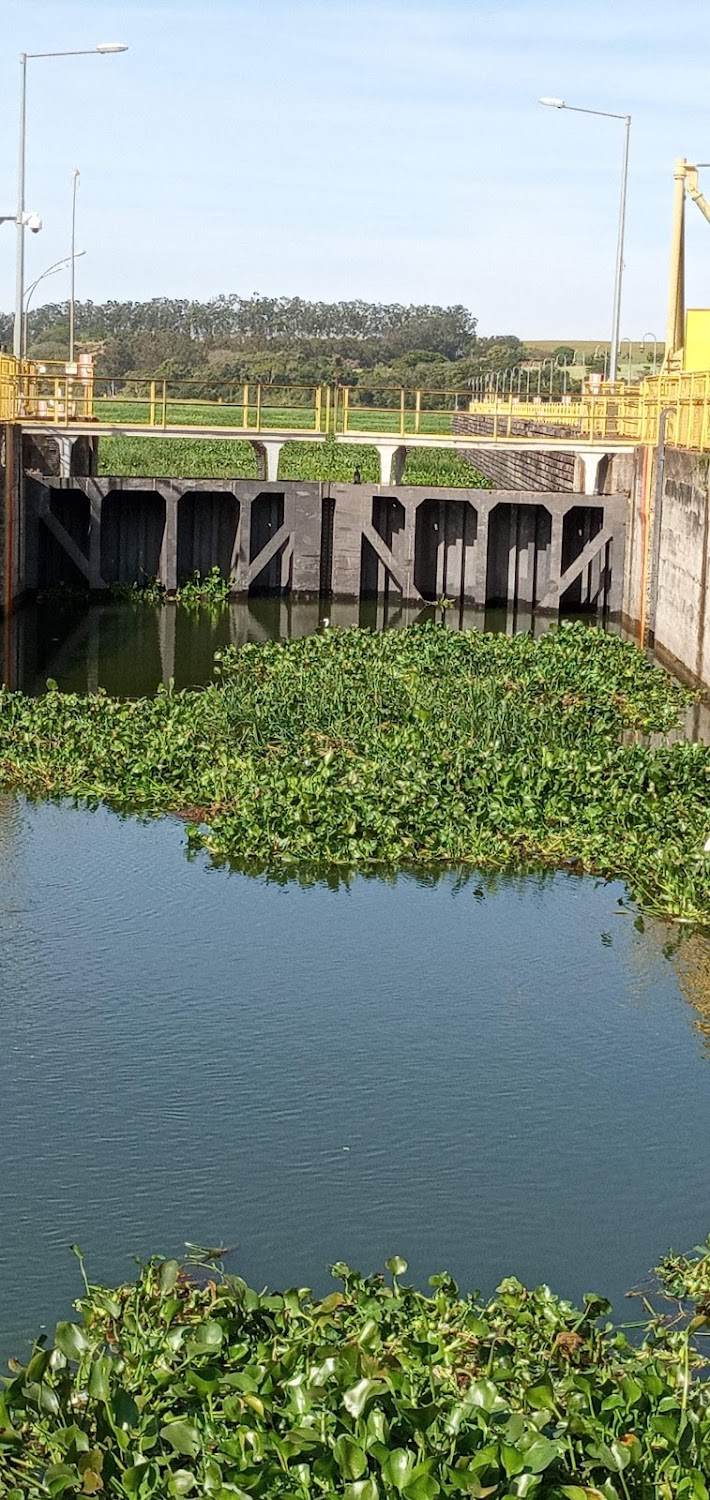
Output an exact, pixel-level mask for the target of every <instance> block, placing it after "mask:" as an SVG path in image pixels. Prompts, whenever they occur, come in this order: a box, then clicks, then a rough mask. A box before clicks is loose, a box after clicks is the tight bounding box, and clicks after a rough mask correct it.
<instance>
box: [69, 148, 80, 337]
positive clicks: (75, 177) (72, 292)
mask: <svg viewBox="0 0 710 1500" xmlns="http://www.w3.org/2000/svg"><path fill="white" fill-rule="evenodd" d="M71 184H72V189H71V250H70V263H71V271H70V289H69V363H70V365H71V364H73V362H74V307H75V302H76V190H77V188H78V186H79V173H78V171H77V169H76V167H75V168H74V171H73V172H72V174H71Z"/></svg>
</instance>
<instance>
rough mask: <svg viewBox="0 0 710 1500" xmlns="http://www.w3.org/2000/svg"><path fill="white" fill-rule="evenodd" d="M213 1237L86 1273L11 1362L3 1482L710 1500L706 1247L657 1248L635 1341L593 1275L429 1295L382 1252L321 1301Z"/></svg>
mask: <svg viewBox="0 0 710 1500" xmlns="http://www.w3.org/2000/svg"><path fill="white" fill-rule="evenodd" d="M215 1253H218V1252H203V1253H202V1254H200V1253H199V1252H198V1253H195V1252H194V1251H193V1256H192V1263H190V1264H187V1265H183V1266H181V1265H179V1264H178V1262H177V1261H173V1260H166V1261H160V1260H158V1259H155V1260H153V1261H152V1262H150V1263H149V1264H148V1265H147V1266H144V1267H143V1268H142V1270H141V1273H140V1275H139V1277H138V1280H137V1282H136V1283H135V1284H133V1285H124V1286H121V1287H118V1288H106V1287H102V1286H97V1285H92V1284H90V1283H89V1281H88V1280H86V1281H85V1295H84V1296H82V1298H81V1299H80V1300H79V1301H78V1302H77V1303H76V1304H75V1305H76V1309H77V1312H78V1315H79V1317H78V1321H76V1322H62V1323H58V1324H57V1326H56V1329H55V1332H54V1338H53V1341H52V1342H51V1343H50V1344H47V1342H46V1340H45V1339H44V1338H42V1339H40V1340H39V1341H38V1343H37V1344H36V1345H35V1348H34V1351H33V1354H32V1357H31V1359H30V1361H29V1363H28V1364H27V1365H26V1366H21V1365H19V1364H18V1363H17V1362H14V1363H13V1366H12V1369H11V1374H10V1375H9V1377H6V1379H5V1389H4V1392H3V1394H1V1395H0V1497H4V1500H44V1497H59V1496H64V1497H66V1500H71V1497H73V1496H84V1495H105V1496H106V1497H117V1500H118V1497H123V1500H167V1497H177V1496H183V1495H185V1496H190V1495H192V1496H194V1497H195V1500H198V1497H200V1496H214V1497H215V1500H229V1497H233V1496H236V1497H238V1500H249V1497H254V1500H277V1497H283V1500H309V1497H311V1496H313V1495H320V1496H323V1497H335V1496H339V1497H344V1500H399V1497H400V1496H401V1497H402V1500H438V1497H440V1496H441V1497H444V1496H451V1497H453V1500H459V1497H461V1500H465V1497H471V1500H515V1497H528V1500H534V1497H537V1500H651V1497H655V1500H681V1497H684V1500H709V1497H710V1491H709V1490H708V1487H707V1483H706V1480H707V1475H708V1473H709V1472H710V1383H709V1382H708V1371H707V1362H706V1359H705V1356H704V1354H703V1353H702V1352H701V1351H700V1349H699V1348H698V1345H697V1338H698V1335H699V1334H700V1335H702V1334H703V1333H706V1332H707V1326H708V1313H707V1306H708V1296H709V1294H710V1278H709V1276H708V1256H707V1247H703V1249H702V1250H700V1251H699V1252H697V1253H696V1254H695V1255H694V1256H693V1257H691V1258H689V1259H688V1258H684V1257H669V1258H668V1259H667V1260H666V1262H664V1263H663V1264H662V1266H661V1267H660V1268H659V1273H660V1276H659V1279H658V1280H657V1282H656V1283H655V1286H656V1291H658V1292H660V1293H661V1294H665V1295H667V1296H668V1297H669V1298H673V1299H674V1306H673V1312H672V1313H671V1314H670V1315H668V1316H664V1315H663V1312H662V1311H654V1310H653V1307H652V1305H651V1304H650V1303H649V1302H648V1300H645V1301H644V1314H645V1315H644V1318H643V1321H642V1323H641V1324H640V1325H639V1324H636V1325H635V1337H634V1342H631V1340H630V1338H629V1336H628V1330H627V1329H625V1328H624V1326H623V1325H622V1326H615V1325H614V1324H613V1323H612V1322H611V1321H610V1320H609V1313H610V1311H611V1308H610V1304H609V1303H608V1302H606V1301H605V1299H604V1298H601V1297H596V1296H593V1295H587V1296H586V1297H585V1298H584V1306H583V1308H582V1309H578V1308H575V1307H573V1306H572V1305H571V1304H570V1303H569V1302H566V1301H562V1300H560V1299H559V1298H558V1297H556V1296H555V1295H554V1294H553V1293H552V1292H551V1291H550V1290H549V1288H548V1287H546V1286H541V1287H538V1288H536V1289H535V1290H528V1289H527V1288H526V1287H524V1286H523V1285H522V1284H521V1282H519V1281H518V1280H516V1279H515V1278H514V1277H508V1278H507V1279H506V1280H505V1281H503V1282H501V1284H500V1286H499V1287H498V1289H497V1291H496V1292H495V1294H494V1296H493V1297H492V1298H490V1299H488V1300H485V1299H483V1298H481V1297H480V1296H479V1294H478V1293H473V1294H472V1295H468V1296H462V1295H461V1293H460V1292H459V1289H458V1287H457V1285H456V1283H455V1281H454V1280H453V1279H452V1277H451V1276H449V1275H446V1274H442V1275H438V1276H433V1277H432V1278H431V1280H430V1292H429V1293H428V1294H425V1293H423V1292H421V1291H418V1290H416V1289H415V1288H414V1287H411V1286H408V1285H407V1284H406V1283H404V1282H403V1280H402V1278H403V1277H404V1276H405V1275H406V1271H407V1263H406V1261H405V1260H403V1259H401V1257H399V1256H395V1257H393V1258H392V1259H391V1260H390V1261H388V1262H387V1269H388V1271H389V1272H390V1273H391V1274H390V1276H388V1277H385V1276H380V1275H376V1276H370V1277H364V1276H362V1275H360V1274H359V1273H358V1272H356V1271H354V1270H352V1269H351V1268H350V1267H349V1266H347V1265H345V1264H342V1263H341V1264H339V1265H337V1266H334V1267H333V1273H334V1275H335V1276H336V1277H337V1278H338V1281H339V1287H338V1289H337V1290H336V1291H334V1292H333V1293H331V1295H329V1296H326V1297H325V1298H322V1299H320V1300H317V1299H315V1298H314V1297H313V1295H312V1293H311V1292H310V1291H309V1290H308V1289H306V1288H291V1289H290V1290H287V1291H285V1292H283V1293H272V1292H268V1291H262V1292H256V1291H254V1290H252V1289H251V1288H250V1287H249V1286H248V1285H247V1284H246V1283H245V1282H244V1281H243V1280H242V1279H241V1278H240V1277H238V1276H234V1275H226V1274H225V1273H224V1270H223V1268H222V1266H221V1265H219V1264H216V1263H214V1262H213V1261H211V1260H210V1259H209V1258H208V1257H210V1255H212V1254H215ZM195 1261H199V1262H200V1263H199V1264H198V1265H196V1264H195ZM82 1271H83V1264H82Z"/></svg>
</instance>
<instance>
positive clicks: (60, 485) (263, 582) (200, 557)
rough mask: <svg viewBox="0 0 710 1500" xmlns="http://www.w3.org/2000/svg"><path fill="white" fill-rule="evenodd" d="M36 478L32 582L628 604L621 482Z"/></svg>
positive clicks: (553, 607) (30, 503) (551, 605)
mask: <svg viewBox="0 0 710 1500" xmlns="http://www.w3.org/2000/svg"><path fill="white" fill-rule="evenodd" d="M24 490H25V499H24V506H23V509H24V512H25V514H26V517H27V538H26V546H25V556H24V562H25V572H24V584H25V587H26V588H28V589H35V588H38V587H39V588H48V587H51V586H52V585H53V584H55V583H59V582H62V581H64V582H69V583H79V584H81V583H83V584H84V586H88V587H89V588H90V589H92V590H94V591H96V592H97V593H100V592H101V591H103V590H105V589H107V588H108V587H110V586H111V584H114V583H137V584H141V583H146V582H148V581H149V580H151V579H153V578H156V579H158V580H159V581H160V582H161V583H162V584H163V585H164V587H165V588H166V589H168V590H169V591H172V590H174V589H175V588H177V586H178V583H179V581H180V578H181V577H185V576H189V575H190V574H191V573H193V572H194V571H199V572H200V573H202V574H204V573H206V572H208V571H209V569H210V568H211V567H213V566H216V567H218V568H219V569H220V572H221V573H222V575H223V576H224V577H225V578H228V579H229V581H230V583H231V586H232V591H233V593H234V594H235V595H247V594H257V593H264V592H265V593H272V594H273V593H283V594H290V595H292V596H293V597H306V598H307V597H316V596H318V595H319V594H333V595H334V596H335V597H339V598H344V599H360V598H367V597H376V598H379V599H386V600H390V601H392V602H397V601H399V602H402V603H407V604H414V605H416V604H419V605H421V604H422V603H425V602H427V601H436V600H439V599H442V598H450V599H452V600H455V601H458V602H464V601H465V602H468V603H470V604H472V605H474V606H476V607H480V608H484V607H485V606H486V604H496V605H501V604H504V605H511V606H513V607H514V608H520V609H523V610H532V609H539V610H544V611H549V612H551V613H555V612H556V611H557V609H558V607H559V604H560V601H562V602H563V603H564V604H567V605H571V606H572V607H574V606H575V605H576V606H579V607H583V608H589V609H595V608H599V609H601V610H604V611H609V612H611V613H618V612H619V611H620V609H621V597H622V582H623V579H622V571H623V560H624V549H625V525H626V509H627V500H626V497H625V496H623V495H621V496H608V497H590V496H586V495H584V494H581V493H574V492H573V491H571V492H568V493H560V492H549V493H546V492H544V491H535V492H532V491H521V490H513V491H498V490H480V489H428V488H424V487H419V486H417V487H413V486H404V485H399V486H396V487H387V488H384V487H382V486H377V485H363V484H360V485H356V484H347V485H346V484H342V485H341V484H332V485H329V484H318V483H312V484H304V483H300V482H298V481H281V482H275V483H272V484H268V483H265V482H264V481H259V480H213V479H208V480H187V479H186V480H180V481H178V480H174V479H167V478H166V479H138V478H131V479H111V478H101V479H97V478H90V477H82V476H76V477H69V478H53V477H51V476H46V477H43V478H39V477H37V476H36V475H29V476H25V481H24Z"/></svg>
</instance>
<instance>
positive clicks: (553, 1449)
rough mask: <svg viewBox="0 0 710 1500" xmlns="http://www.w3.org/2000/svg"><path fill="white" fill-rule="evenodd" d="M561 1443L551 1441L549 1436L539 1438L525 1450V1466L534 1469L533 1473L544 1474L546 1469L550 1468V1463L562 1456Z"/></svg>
mask: <svg viewBox="0 0 710 1500" xmlns="http://www.w3.org/2000/svg"><path fill="white" fill-rule="evenodd" d="M560 1451H561V1449H560V1444H559V1443H552V1442H550V1440H549V1438H545V1437H540V1438H537V1439H536V1441H535V1442H534V1443H532V1445H531V1446H530V1447H529V1448H526V1450H525V1455H524V1457H525V1467H526V1469H532V1472H533V1474H542V1472H543V1470H544V1469H549V1467H550V1464H552V1463H554V1462H555V1459H556V1458H559V1456H560Z"/></svg>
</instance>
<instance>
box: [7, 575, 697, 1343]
mask: <svg viewBox="0 0 710 1500" xmlns="http://www.w3.org/2000/svg"><path fill="white" fill-rule="evenodd" d="M268 602H270V601H264V603H268ZM109 608H110V607H109ZM132 614H133V616H134V617H135V611H133V612H132ZM153 614H155V617H156V618H155V631H156V633H157V644H156V641H155V638H154V637H153V636H152V635H151V636H150V640H151V642H152V644H151V645H150V653H151V654H150V656H148V655H147V654H145V653H144V654H142V652H143V651H144V648H143V645H142V644H141V642H142V641H143V639H144V638H143V637H142V636H141V635H140V633H139V632H140V630H144V631H146V632H147V630H148V625H147V621H148V619H149V618H152V617H153ZM106 618H108V619H109V621H110V620H111V619H112V617H111V615H110V614H109V616H108V617H106V616H104V617H103V619H104V620H105V619H106ZM141 618H142V620H143V624H142V625H141V626H140V627H136V626H135V625H134V626H131V625H130V623H129V619H128V615H127V614H126V611H125V609H124V610H123V611H121V610H119V612H118V615H117V616H116V618H114V619H113V623H112V624H110V628H109V627H106V628H107V629H108V632H109V633H108V636H107V637H106V638H105V639H111V640H112V641H113V642H114V645H113V647H112V649H111V650H110V651H104V649H103V647H101V648H100V650H99V656H98V675H97V676H94V677H93V678H92V677H91V672H94V673H95V672H96V657H95V656H94V657H93V658H91V659H90V658H89V657H87V655H86V653H85V654H84V655H82V654H81V651H74V653H73V654H72V652H71V651H70V652H69V653H68V654H67V655H66V656H65V659H64V666H63V667H62V663H61V661H59V665H57V660H58V658H57V656H56V655H55V659H54V662H53V664H51V665H50V663H51V654H50V656H49V657H48V658H47V659H46V660H45V661H44V663H43V665H42V666H39V665H37V673H36V674H35V678H34V679H32V680H30V679H27V680H26V681H25V683H24V684H23V685H24V686H26V687H27V688H28V689H32V690H38V689H39V686H40V676H41V672H42V671H45V675H54V676H55V677H57V679H58V681H59V682H60V686H62V687H70V686H71V687H75V688H77V689H85V688H86V686H87V685H91V684H92V683H94V682H95V683H96V685H98V684H99V683H100V684H101V685H103V686H106V687H107V688H109V689H110V690H112V691H117V690H122V691H125V692H140V691H152V690H153V689H154V687H155V685H156V681H159V680H161V670H160V669H161V656H160V631H161V630H163V631H164V629H165V624H164V623H163V624H161V619H164V616H163V615H161V612H160V611H156V612H149V614H146V615H143V616H141ZM264 618H265V617H264V616H263V615H262V616H261V617H260V618H259V619H258V620H257V624H258V625H259V628H260V629H263V627H264ZM193 619H195V620H196V623H195V624H194V633H193V634H192V635H191V636H190V633H189V628H188V626H185V625H184V624H183V620H182V612H181V615H180V616H179V617H176V620H175V625H176V631H177V632H178V633H179V632H180V631H183V630H184V631H185V632H187V634H186V641H188V643H189V641H190V640H191V641H192V645H191V646H190V647H189V651H188V652H187V654H186V655H184V656H180V654H179V653H177V654H176V656H175V659H174V660H175V676H176V677H178V678H179V677H182V679H183V680H187V681H189V680H193V681H202V680H204V678H205V675H206V673H205V671H203V670H202V667H201V666H200V663H201V662H202V661H203V657H204V656H205V653H206V652H207V650H208V646H209V650H210V652H211V650H212V649H214V647H215V645H219V644H221V641H220V640H219V639H215V636H219V632H220V630H221V629H223V628H224V627H223V625H219V623H218V624H216V625H215V624H214V622H211V623H208V622H206V621H205V618H204V617H203V618H200V617H193ZM117 620H124V621H125V625H122V626H121V627H120V629H119V626H118V624H117ZM35 623H36V622H35ZM33 628H34V627H33ZM104 628H105V627H104V623H103V621H102V623H101V625H100V632H101V631H103V630H104ZM244 628H246V627H243V626H240V630H242V633H243V629H244ZM91 629H92V630H93V629H94V624H93V623H92V624H91ZM229 629H230V630H233V629H234V625H233V624H232V625H230V626H229ZM151 630H152V627H151ZM121 631H123V632H124V633H123V635H121ZM208 632H209V638H208V639H207V638H206V637H207V634H208ZM121 642H122V643H121ZM50 644H51V643H50ZM58 644H60V646H61V645H62V644H63V645H66V639H65V641H64V642H60V643H58ZM82 649H83V648H82ZM156 651H157V656H156V655H155V652H156ZM146 652H147V648H146ZM190 653H191V655H190ZM91 661H93V662H94V665H93V666H91ZM178 662H180V666H179V667H178ZM151 663H152V664H151ZM38 674H39V675H38ZM709 1038H710V942H708V940H706V939H705V938H704V937H703V936H702V935H701V934H688V933H682V934H681V937H680V941H679V938H678V932H677V930H676V929H672V928H668V927H666V926H664V925H663V924H660V923H653V922H651V923H643V922H641V921H640V920H638V919H637V915H636V913H635V912H634V911H633V909H632V908H631V907H630V906H629V905H628V903H627V901H626V898H625V893H624V890H623V888H622V887H621V886H619V885H611V884H610V885H604V884H602V883H600V882H595V881H593V880H591V879H588V878H587V879H580V878H578V877H575V876H572V875H563V874H560V875H557V876H555V877H546V878H542V877H528V878H525V879H513V878H506V879H503V878H499V879H497V880H495V881H484V880H481V879H480V878H479V877H477V876H475V875H473V876H470V877H469V878H467V879H465V880H464V879H463V878H462V877H460V876H458V875H457V874H456V873H448V874H445V875H442V876H441V877H439V878H435V877H434V876H433V875H432V876H431V877H426V878H422V879H421V880H416V879H414V878H412V877H411V876H409V875H402V876H400V877H399V878H398V879H397V880H395V881H392V882H384V881H381V880H376V879H365V878H356V879H354V880H353V881H352V882H351V883H350V884H348V885H345V884H339V883H338V882H337V881H336V880H333V881H331V882H328V881H326V880H324V881H321V882H319V883H316V884H312V885H310V886H302V885H299V884H298V882H295V881H294V882H289V883H284V884H280V883H278V882H276V881H273V880H272V881H270V880H268V879H266V878H263V877H260V878H252V877H250V876H248V875H246V874H243V873H239V872H234V871H232V872H230V871H228V870H225V869H220V870H215V869H212V868H211V867H210V866H209V864H208V862H207V861H206V860H205V859H204V858H203V857H201V856H200V857H198V858H196V859H188V858H187V856H186V852H185V838H184V833H183V830H182V827H181V824H180V823H179V821H177V820H176V819H172V818H166V819H163V820H160V821H156V822H141V821H139V820H138V819H135V818H130V817H127V818H119V817H117V816H115V815H114V814H112V813H109V812H107V811H105V810H103V809H99V810H98V811H96V812H89V811H87V810H85V809H75V808H73V807H70V806H53V805H49V804H41V805H37V806H31V805H29V804H28V803H27V802H25V801H24V800H23V799H21V798H15V797H5V798H2V799H0V1099H1V1100H2V1121H3V1125H2V1132H1V1135H0V1181H1V1182H2V1206H1V1213H2V1233H1V1234H0V1358H5V1357H6V1356H7V1355H8V1354H9V1353H10V1352H17V1353H23V1352H25V1351H26V1349H27V1346H28V1340H29V1339H30V1338H31V1336H32V1335H33V1334H34V1333H36V1332H37V1331H38V1329H39V1328H40V1327H41V1326H42V1325H51V1323H52V1321H53V1320H54V1319H55V1318H56V1317H59V1316H65V1315H66V1313H67V1309H68V1306H69V1303H70V1301H71V1298H72V1297H73V1296H75V1295H78V1293H79V1290H80V1283H79V1278H78V1270H77V1266H76V1263H75V1261H74V1259H73V1257H72V1255H71V1253H70V1250H69V1246H70V1244H71V1243H72V1242H75V1243H78V1244H79V1245H80V1246H81V1248H82V1250H83V1251H84V1253H85V1255H86V1257H87V1262H88V1266H89V1270H90V1274H91V1276H92V1277H94V1278H96V1279H103V1278H106V1279H108V1280H117V1279H120V1278H124V1277H126V1276H130V1275H131V1273H132V1270H133V1262H132V1259H131V1257H132V1256H133V1255H134V1254H135V1255H139V1256H147V1255H149V1254H151V1253H152V1252H155V1251H163V1252H165V1253H170V1254H173V1253H180V1251H181V1248H182V1246H183V1244H184V1242H186V1241H191V1242H193V1243H199V1244H203V1245H215V1244H225V1245H227V1246H230V1247H234V1248H233V1249H232V1250H231V1252H230V1255H229V1259H228V1263H229V1266H230V1269H233V1270H238V1271H239V1272H240V1273H241V1274H243V1275H245V1276H246V1277H247V1278H249V1279H251V1280H253V1281H255V1282H257V1283H259V1284H263V1283H264V1282H267V1281H268V1282H269V1283H271V1284H276V1285H279V1284H281V1285H283V1284H288V1283H298V1284H304V1283H305V1284H309V1285H313V1286H314V1287H316V1288H318V1289H325V1288H326V1286H327V1282H328V1278H327V1270H326V1267H327V1265H328V1264H329V1263H330V1262H332V1261H334V1260H337V1259H346V1260H349V1261H351V1262H352V1263H354V1264H357V1265H359V1266H360V1267H362V1268H366V1269H375V1268H377V1267H378V1266H380V1265H381V1264H382V1262H383V1261H384V1259H385V1258H386V1257H387V1256H388V1255H390V1254H392V1253H395V1252H398V1253H401V1254H404V1255H406V1256H407V1257H408V1259H409V1262H410V1269H411V1274H412V1276H413V1277H414V1278H415V1279H416V1280H417V1281H419V1282H423V1281H424V1280H425V1278H426V1276H428V1275H429V1274H430V1273H431V1272H433V1271H435V1270H440V1269H449V1270H451V1271H452V1272H453V1273H454V1274H455V1275H456V1276H457V1278H458V1279H459V1280H460V1281H461V1283H462V1285H464V1286H466V1287H472V1286H481V1287H483V1288H484V1289H491V1288H492V1287H493V1285H494V1284H495V1282H496V1280H497V1279H498V1278H499V1277H500V1276H502V1275H504V1274H507V1273H510V1272H516V1273H517V1274H519V1275H520V1276H522V1277H523V1278H525V1279H527V1280H529V1281H531V1282H537V1281H539V1280H541V1279H544V1280H547V1281H549V1282H550V1283H551V1284H552V1285H553V1286H554V1287H555V1288H556V1289H558V1290H560V1291H561V1292H563V1293H566V1294H568V1295H570V1296H572V1297H579V1296H581V1294H582V1293H583V1292H584V1291H585V1290H589V1289H592V1288H594V1289H597V1290H600V1291H604V1292H606V1293H608V1294H609V1295H611V1296H612V1297H613V1298H614V1299H615V1302H616V1304H617V1307H619V1305H620V1304H621V1301H622V1298H623V1293H624V1291H625V1290H626V1289H627V1288H628V1287H629V1286H630V1285H632V1284H633V1283H636V1282H638V1281H639V1279H641V1278H643V1276H644V1274H645V1273H646V1271H647V1269H648V1268H649V1267H650V1266H651V1265H652V1264H653V1262H654V1260H655V1259H656V1258H657V1257H658V1255H659V1254H660V1253H661V1252H662V1251H663V1250H664V1249H665V1248H666V1247H667V1245H668V1244H670V1243H673V1244H674V1245H675V1246H676V1247H686V1246H691V1245H692V1244H694V1243H695V1242H697V1241H698V1240H699V1239H701V1238H703V1237H704V1235H705V1234H706V1232H707V1231H708V1230H710V1167H708V1164H707V1153H706V1152H705V1150H704V1144H703V1143H704V1142H705V1140H706V1139H707V1134H708V1131H709V1130H710V1041H709ZM620 1311H621V1312H622V1315H623V1307H620ZM630 1315H632V1316H633V1315H634V1314H633V1310H632V1311H631V1314H630Z"/></svg>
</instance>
